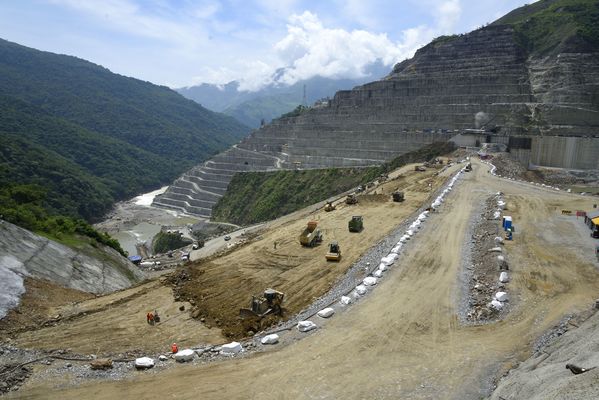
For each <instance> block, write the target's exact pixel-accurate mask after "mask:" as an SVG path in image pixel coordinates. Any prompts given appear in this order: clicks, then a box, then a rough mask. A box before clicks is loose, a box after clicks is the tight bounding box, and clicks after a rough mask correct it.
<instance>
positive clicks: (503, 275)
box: [499, 271, 510, 283]
mask: <svg viewBox="0 0 599 400" xmlns="http://www.w3.org/2000/svg"><path fill="white" fill-rule="evenodd" d="M509 280H510V277H509V275H508V273H507V272H505V271H504V272H502V273H500V274H499V282H501V283H507V282H509Z"/></svg>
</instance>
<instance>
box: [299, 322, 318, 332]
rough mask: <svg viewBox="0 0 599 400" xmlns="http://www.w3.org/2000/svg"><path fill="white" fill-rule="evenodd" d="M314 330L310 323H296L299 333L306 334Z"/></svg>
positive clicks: (312, 323) (314, 326)
mask: <svg viewBox="0 0 599 400" xmlns="http://www.w3.org/2000/svg"><path fill="white" fill-rule="evenodd" d="M312 329H316V324H315V323H314V322H312V321H300V322H298V323H297V330H298V331H300V332H308V331H311V330H312Z"/></svg>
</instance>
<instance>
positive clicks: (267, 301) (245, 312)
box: [239, 289, 285, 319]
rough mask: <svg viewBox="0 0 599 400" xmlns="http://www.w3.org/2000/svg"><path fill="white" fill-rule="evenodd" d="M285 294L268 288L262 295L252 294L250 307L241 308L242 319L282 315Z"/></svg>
mask: <svg viewBox="0 0 599 400" xmlns="http://www.w3.org/2000/svg"><path fill="white" fill-rule="evenodd" d="M284 297H285V294H284V293H282V292H279V291H278V290H274V289H266V290H265V291H264V294H263V295H262V296H260V295H257V296H252V303H251V304H250V308H242V309H240V310H239V316H240V317H241V319H261V318H263V317H265V316H267V315H269V314H275V315H281V314H282V312H283V308H282V307H281V304H282V303H283V298H284Z"/></svg>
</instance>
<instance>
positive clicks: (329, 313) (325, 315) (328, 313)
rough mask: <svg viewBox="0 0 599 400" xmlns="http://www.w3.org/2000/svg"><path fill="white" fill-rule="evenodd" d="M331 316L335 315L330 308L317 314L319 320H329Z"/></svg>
mask: <svg viewBox="0 0 599 400" xmlns="http://www.w3.org/2000/svg"><path fill="white" fill-rule="evenodd" d="M333 314H335V310H334V309H332V308H331V307H327V308H325V309H323V310H320V311H319V312H318V313H317V315H318V316H319V317H320V318H330V317H331V316H332V315H333Z"/></svg>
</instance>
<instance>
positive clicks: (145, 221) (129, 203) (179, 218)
mask: <svg viewBox="0 0 599 400" xmlns="http://www.w3.org/2000/svg"><path fill="white" fill-rule="evenodd" d="M167 188H168V186H164V187H162V188H160V189H157V190H153V191H151V192H148V193H144V194H141V195H139V196H136V197H134V198H132V199H130V200H126V201H122V202H119V203H117V204H116V205H115V206H114V208H113V210H112V211H111V212H110V213H109V214H108V215H106V219H105V220H104V221H102V222H100V223H98V224H96V225H95V227H96V228H97V229H99V230H100V231H102V232H107V233H108V234H110V235H111V236H112V237H114V238H115V239H116V240H118V241H119V243H120V245H121V247H122V248H123V250H125V251H126V252H128V253H129V255H137V254H138V251H137V248H136V245H138V244H143V243H149V241H151V240H152V238H153V237H154V235H156V234H157V233H158V232H160V229H161V228H162V226H171V227H182V228H184V229H181V232H183V234H184V235H185V236H187V237H190V236H189V232H188V229H186V228H187V226H189V225H191V224H194V223H196V222H199V221H200V220H201V219H200V218H197V217H191V216H189V215H186V214H182V213H179V212H176V211H172V210H165V209H162V208H157V207H152V205H151V204H152V201H153V200H154V197H155V196H157V195H158V194H161V193H164V192H165V191H166V189H167Z"/></svg>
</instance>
